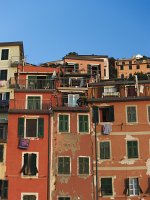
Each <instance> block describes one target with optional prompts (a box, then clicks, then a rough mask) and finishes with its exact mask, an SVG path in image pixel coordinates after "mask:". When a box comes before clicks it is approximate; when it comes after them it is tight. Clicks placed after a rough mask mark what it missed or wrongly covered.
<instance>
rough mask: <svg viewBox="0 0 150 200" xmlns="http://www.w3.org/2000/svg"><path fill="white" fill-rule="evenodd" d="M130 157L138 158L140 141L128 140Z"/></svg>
mask: <svg viewBox="0 0 150 200" xmlns="http://www.w3.org/2000/svg"><path fill="white" fill-rule="evenodd" d="M127 152H128V158H138V143H137V141H127Z"/></svg>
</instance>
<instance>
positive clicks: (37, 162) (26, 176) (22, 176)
mask: <svg viewBox="0 0 150 200" xmlns="http://www.w3.org/2000/svg"><path fill="white" fill-rule="evenodd" d="M26 153H28V154H32V153H34V154H36V156H37V157H36V167H37V169H38V172H37V174H36V176H31V175H24V174H23V172H22V173H21V178H38V176H39V152H28V151H26V152H22V165H21V169H22V167H23V165H24V154H26Z"/></svg>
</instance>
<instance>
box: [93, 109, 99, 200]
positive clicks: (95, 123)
mask: <svg viewBox="0 0 150 200" xmlns="http://www.w3.org/2000/svg"><path fill="white" fill-rule="evenodd" d="M92 115H93V116H92V121H93V123H94V125H95V164H96V172H95V173H96V174H95V175H96V189H95V193H96V195H95V197H96V198H95V200H98V162H97V132H96V126H97V123H98V122H99V115H98V107H97V106H93V107H92Z"/></svg>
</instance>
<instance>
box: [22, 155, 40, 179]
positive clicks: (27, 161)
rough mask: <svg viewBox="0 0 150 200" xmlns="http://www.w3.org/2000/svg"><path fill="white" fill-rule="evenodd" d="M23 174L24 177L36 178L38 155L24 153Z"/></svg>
mask: <svg viewBox="0 0 150 200" xmlns="http://www.w3.org/2000/svg"><path fill="white" fill-rule="evenodd" d="M21 172H22V173H23V175H24V176H36V175H37V173H38V169H37V154H36V153H24V154H23V167H22V169H21Z"/></svg>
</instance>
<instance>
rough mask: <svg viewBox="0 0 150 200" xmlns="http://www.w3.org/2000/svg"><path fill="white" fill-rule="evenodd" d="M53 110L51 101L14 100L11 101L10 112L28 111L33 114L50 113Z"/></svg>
mask: <svg viewBox="0 0 150 200" xmlns="http://www.w3.org/2000/svg"><path fill="white" fill-rule="evenodd" d="M51 108H52V102H51V101H50V100H42V101H41V100H40V99H38V98H37V99H36V98H35V99H28V100H24V99H15V100H14V99H13V100H10V110H11V111H12V110H26V111H32V112H36V111H37V112H38V111H48V110H51Z"/></svg>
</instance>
